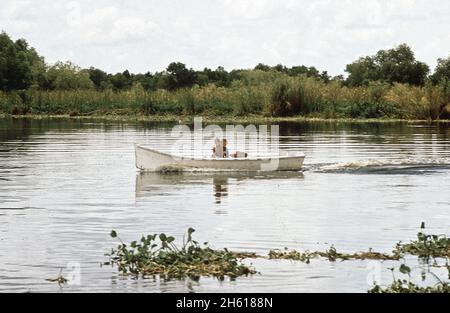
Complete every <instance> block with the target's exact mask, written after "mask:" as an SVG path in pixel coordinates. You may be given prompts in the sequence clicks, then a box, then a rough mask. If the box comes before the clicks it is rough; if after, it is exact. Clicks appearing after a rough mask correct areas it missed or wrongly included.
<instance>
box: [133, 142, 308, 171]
mask: <svg viewBox="0 0 450 313" xmlns="http://www.w3.org/2000/svg"><path fill="white" fill-rule="evenodd" d="M304 159H305V155H303V154H296V155H294V156H292V155H290V156H289V155H286V156H280V157H279V158H259V159H249V158H246V159H233V158H228V159H212V158H211V159H192V158H186V157H176V156H172V155H170V154H166V153H162V152H159V151H155V150H152V149H149V148H146V147H143V146H139V145H137V146H136V167H137V168H138V169H140V170H141V171H145V172H158V171H161V170H164V169H166V168H171V167H173V168H181V169H187V170H202V171H208V170H211V171H299V170H301V168H302V165H303V161H304Z"/></svg>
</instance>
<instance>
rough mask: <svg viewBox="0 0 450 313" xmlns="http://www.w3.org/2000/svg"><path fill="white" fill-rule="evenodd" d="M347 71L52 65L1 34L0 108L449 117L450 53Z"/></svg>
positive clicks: (224, 116)
mask: <svg viewBox="0 0 450 313" xmlns="http://www.w3.org/2000/svg"><path fill="white" fill-rule="evenodd" d="M345 71H346V73H347V75H346V77H344V76H343V75H338V76H334V77H332V76H330V75H329V74H328V72H327V71H319V70H318V69H317V68H315V67H313V66H305V65H298V66H292V67H287V66H284V65H281V64H279V65H275V66H269V65H265V64H261V63H260V64H258V65H256V66H255V67H254V68H253V69H235V70H231V71H227V70H225V69H224V68H223V67H218V68H217V69H215V70H213V69H209V68H205V69H203V70H194V69H192V68H188V67H186V65H185V64H183V63H180V62H173V63H171V64H169V65H168V67H167V68H166V69H165V70H163V71H161V72H147V73H145V74H133V73H130V72H129V71H128V70H125V71H124V72H119V73H116V74H111V73H107V72H105V71H102V70H100V69H97V68H94V67H90V68H88V69H84V68H81V67H78V66H76V65H75V64H73V63H71V62H57V63H55V64H47V63H46V62H45V59H44V58H43V57H42V56H40V55H39V54H38V53H37V52H36V50H35V49H34V48H32V47H29V46H28V43H27V42H26V40H24V39H19V40H16V41H13V40H12V39H11V38H10V37H9V36H8V35H7V34H6V33H5V32H2V33H0V114H4V116H27V117H37V116H64V117H72V118H75V117H80V118H81V117H82V118H85V117H96V118H98V117H102V118H107V119H117V120H133V119H134V120H143V121H176V122H178V121H179V120H186V119H187V118H189V117H193V116H204V117H205V120H206V121H211V122H213V121H221V120H222V121H228V120H229V121H233V122H234V121H242V122H245V121H249V122H251V121H265V122H271V121H290V120H294V121H303V120H331V121H372V120H380V121H385V120H388V121H404V120H408V121H417V120H420V121H440V120H448V119H450V57H448V58H447V59H439V60H438V65H437V67H436V68H435V70H434V72H433V73H432V74H431V73H430V68H429V67H428V65H426V64H425V63H423V62H421V61H418V60H416V57H415V55H414V52H413V51H412V49H411V48H410V47H409V46H408V45H406V44H401V45H399V46H397V47H394V48H392V49H388V50H380V51H378V52H377V53H376V54H375V55H372V56H365V57H361V58H359V59H357V60H356V61H354V62H353V63H351V64H348V65H347V66H346V67H345Z"/></svg>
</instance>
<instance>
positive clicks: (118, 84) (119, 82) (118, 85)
mask: <svg viewBox="0 0 450 313" xmlns="http://www.w3.org/2000/svg"><path fill="white" fill-rule="evenodd" d="M109 82H110V83H111V85H112V86H113V88H114V90H116V91H118V90H128V89H130V88H131V86H132V85H133V77H132V76H131V74H130V72H129V71H128V70H126V71H124V72H123V73H117V74H115V75H111V76H110V77H109Z"/></svg>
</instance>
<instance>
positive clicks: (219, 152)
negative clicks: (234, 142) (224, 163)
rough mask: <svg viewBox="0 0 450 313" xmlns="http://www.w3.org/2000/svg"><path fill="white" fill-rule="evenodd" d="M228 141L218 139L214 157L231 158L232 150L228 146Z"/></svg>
mask: <svg viewBox="0 0 450 313" xmlns="http://www.w3.org/2000/svg"><path fill="white" fill-rule="evenodd" d="M227 144H228V141H227V140H226V139H222V140H220V139H216V141H215V147H214V148H213V155H212V156H213V158H229V157H230V152H229V151H228V148H227Z"/></svg>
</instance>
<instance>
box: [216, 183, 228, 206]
mask: <svg viewBox="0 0 450 313" xmlns="http://www.w3.org/2000/svg"><path fill="white" fill-rule="evenodd" d="M213 185H214V195H215V196H216V202H215V203H216V204H221V203H222V201H221V199H222V197H226V196H228V177H214V179H213Z"/></svg>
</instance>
